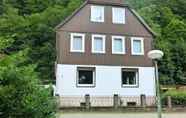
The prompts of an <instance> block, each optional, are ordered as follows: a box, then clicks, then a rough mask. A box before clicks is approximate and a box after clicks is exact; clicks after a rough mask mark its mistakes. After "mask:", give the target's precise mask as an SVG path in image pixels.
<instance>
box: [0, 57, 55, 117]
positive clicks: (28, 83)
mask: <svg viewBox="0 0 186 118" xmlns="http://www.w3.org/2000/svg"><path fill="white" fill-rule="evenodd" d="M21 56H22V55H16V56H15V57H14V56H10V57H9V58H6V59H5V60H2V61H0V117H1V118H54V117H55V114H56V104H55V99H54V98H53V96H52V95H51V89H50V88H49V89H46V88H44V87H42V86H40V85H41V83H40V81H39V78H38V73H37V72H35V65H23V63H22V62H24V59H23V60H22V59H21V58H22V57H21ZM18 58H19V59H18ZM20 60H21V61H20ZM14 62H16V63H14Z"/></svg>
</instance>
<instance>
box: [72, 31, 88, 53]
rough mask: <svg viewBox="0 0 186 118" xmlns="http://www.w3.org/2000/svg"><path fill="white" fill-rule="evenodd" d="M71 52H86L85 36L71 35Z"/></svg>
mask: <svg viewBox="0 0 186 118" xmlns="http://www.w3.org/2000/svg"><path fill="white" fill-rule="evenodd" d="M70 44H71V45H70V49H71V52H84V50H85V34H80V33H71V42H70Z"/></svg>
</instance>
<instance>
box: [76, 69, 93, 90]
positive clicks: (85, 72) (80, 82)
mask: <svg viewBox="0 0 186 118" xmlns="http://www.w3.org/2000/svg"><path fill="white" fill-rule="evenodd" d="M77 86H78V87H94V86H95V68H86V67H85V68H84V67H83V68H82V67H80V68H77Z"/></svg>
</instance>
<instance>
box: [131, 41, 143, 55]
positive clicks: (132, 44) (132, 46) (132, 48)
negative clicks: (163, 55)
mask: <svg viewBox="0 0 186 118" xmlns="http://www.w3.org/2000/svg"><path fill="white" fill-rule="evenodd" d="M134 41H141V52H140V53H136V52H134ZM131 50H132V55H144V38H141V37H132V38H131Z"/></svg>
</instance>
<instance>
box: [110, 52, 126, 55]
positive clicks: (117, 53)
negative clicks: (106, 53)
mask: <svg viewBox="0 0 186 118" xmlns="http://www.w3.org/2000/svg"><path fill="white" fill-rule="evenodd" d="M112 54H113V55H125V54H126V53H125V52H112Z"/></svg>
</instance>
